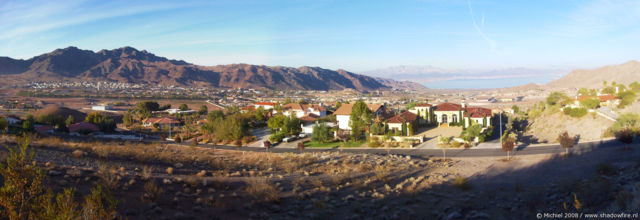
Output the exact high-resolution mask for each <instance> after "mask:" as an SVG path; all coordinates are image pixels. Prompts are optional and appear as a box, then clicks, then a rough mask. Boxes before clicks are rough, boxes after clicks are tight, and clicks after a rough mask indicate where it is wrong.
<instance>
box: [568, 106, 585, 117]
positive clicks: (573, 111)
mask: <svg viewBox="0 0 640 220" xmlns="http://www.w3.org/2000/svg"><path fill="white" fill-rule="evenodd" d="M563 112H564V114H565V115H569V116H571V117H575V118H580V117H582V116H585V115H587V112H588V111H587V109H586V108H570V107H566V108H564V110H563Z"/></svg>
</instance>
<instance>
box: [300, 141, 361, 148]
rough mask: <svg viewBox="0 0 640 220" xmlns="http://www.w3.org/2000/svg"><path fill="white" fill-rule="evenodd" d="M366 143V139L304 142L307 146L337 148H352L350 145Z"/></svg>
mask: <svg viewBox="0 0 640 220" xmlns="http://www.w3.org/2000/svg"><path fill="white" fill-rule="evenodd" d="M364 143H366V141H358V142H346V143H345V142H339V141H336V142H329V143H324V144H323V143H319V142H314V141H312V142H307V143H305V144H304V147H305V148H336V147H340V148H350V147H360V146H362V145H363V144H364Z"/></svg>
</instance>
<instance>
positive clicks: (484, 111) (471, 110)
mask: <svg viewBox="0 0 640 220" xmlns="http://www.w3.org/2000/svg"><path fill="white" fill-rule="evenodd" d="M433 112H434V115H435V118H436V121H437V122H438V124H439V125H440V126H449V125H450V124H452V123H453V124H458V125H464V126H465V127H468V126H470V125H471V124H472V123H477V124H480V125H482V126H483V127H489V126H492V125H491V116H492V111H491V109H488V108H482V107H469V106H466V105H465V104H464V103H462V104H455V103H449V102H446V103H442V104H438V105H436V106H435V107H434V110H433ZM461 123H462V124H461Z"/></svg>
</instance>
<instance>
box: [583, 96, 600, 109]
mask: <svg viewBox="0 0 640 220" xmlns="http://www.w3.org/2000/svg"><path fill="white" fill-rule="evenodd" d="M580 105H582V106H584V107H585V108H588V109H595V108H598V107H599V106H600V99H599V98H597V97H592V98H586V99H583V100H580Z"/></svg>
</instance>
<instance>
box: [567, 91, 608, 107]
mask: <svg viewBox="0 0 640 220" xmlns="http://www.w3.org/2000/svg"><path fill="white" fill-rule="evenodd" d="M590 98H598V99H599V100H600V106H616V105H618V104H620V99H619V98H618V97H615V96H614V95H611V94H604V95H599V96H587V95H578V96H576V97H575V98H574V99H573V105H570V107H573V108H577V107H580V101H582V100H585V99H590Z"/></svg>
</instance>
